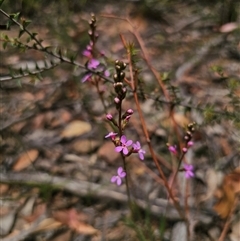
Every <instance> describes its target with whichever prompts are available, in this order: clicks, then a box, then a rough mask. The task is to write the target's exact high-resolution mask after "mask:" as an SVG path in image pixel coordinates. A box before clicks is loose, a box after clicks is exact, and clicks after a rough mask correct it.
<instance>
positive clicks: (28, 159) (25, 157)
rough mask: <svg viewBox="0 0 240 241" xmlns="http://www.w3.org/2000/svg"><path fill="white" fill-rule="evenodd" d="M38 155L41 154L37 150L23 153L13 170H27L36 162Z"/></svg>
mask: <svg viewBox="0 0 240 241" xmlns="http://www.w3.org/2000/svg"><path fill="white" fill-rule="evenodd" d="M38 154H39V152H38V150H37V149H32V150H28V151H26V152H24V153H22V154H21V155H20V157H19V158H18V160H17V161H16V163H15V164H14V166H13V170H14V171H21V170H23V169H25V168H26V167H28V166H29V165H31V164H32V163H33V162H35V161H36V159H37V157H38Z"/></svg>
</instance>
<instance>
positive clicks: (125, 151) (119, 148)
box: [115, 135, 133, 155]
mask: <svg viewBox="0 0 240 241" xmlns="http://www.w3.org/2000/svg"><path fill="white" fill-rule="evenodd" d="M120 142H121V144H122V145H121V146H117V147H115V151H116V152H121V151H122V152H123V154H124V155H127V154H128V147H129V146H131V145H132V143H133V141H132V140H127V138H126V136H124V135H123V136H121V139H120Z"/></svg>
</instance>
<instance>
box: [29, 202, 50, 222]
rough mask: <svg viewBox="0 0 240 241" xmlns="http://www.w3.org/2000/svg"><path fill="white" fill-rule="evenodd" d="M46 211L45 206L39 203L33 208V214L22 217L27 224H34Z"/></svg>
mask: <svg viewBox="0 0 240 241" xmlns="http://www.w3.org/2000/svg"><path fill="white" fill-rule="evenodd" d="M45 211H46V204H45V203H41V204H38V205H37V206H35V208H34V210H33V213H32V214H31V215H29V216H26V217H24V219H25V220H26V221H27V222H30V223H32V222H34V221H35V220H36V219H37V218H38V217H40V216H41V215H42V214H43V213H45Z"/></svg>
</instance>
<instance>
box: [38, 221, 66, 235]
mask: <svg viewBox="0 0 240 241" xmlns="http://www.w3.org/2000/svg"><path fill="white" fill-rule="evenodd" d="M61 226H62V223H61V222H58V221H56V220H55V219H54V218H46V219H44V220H43V221H42V222H40V223H39V226H38V227H37V229H36V230H35V232H39V231H46V230H51V229H57V228H60V227H61Z"/></svg>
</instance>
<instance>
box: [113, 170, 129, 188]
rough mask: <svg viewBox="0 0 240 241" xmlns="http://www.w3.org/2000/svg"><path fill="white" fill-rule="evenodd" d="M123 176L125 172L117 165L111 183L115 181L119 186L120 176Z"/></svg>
mask: <svg viewBox="0 0 240 241" xmlns="http://www.w3.org/2000/svg"><path fill="white" fill-rule="evenodd" d="M125 176H126V172H125V171H124V170H123V168H122V167H119V168H118V170H117V175H116V176H112V178H111V183H114V182H116V184H117V185H118V186H120V185H121V184H122V178H124V177H125Z"/></svg>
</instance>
